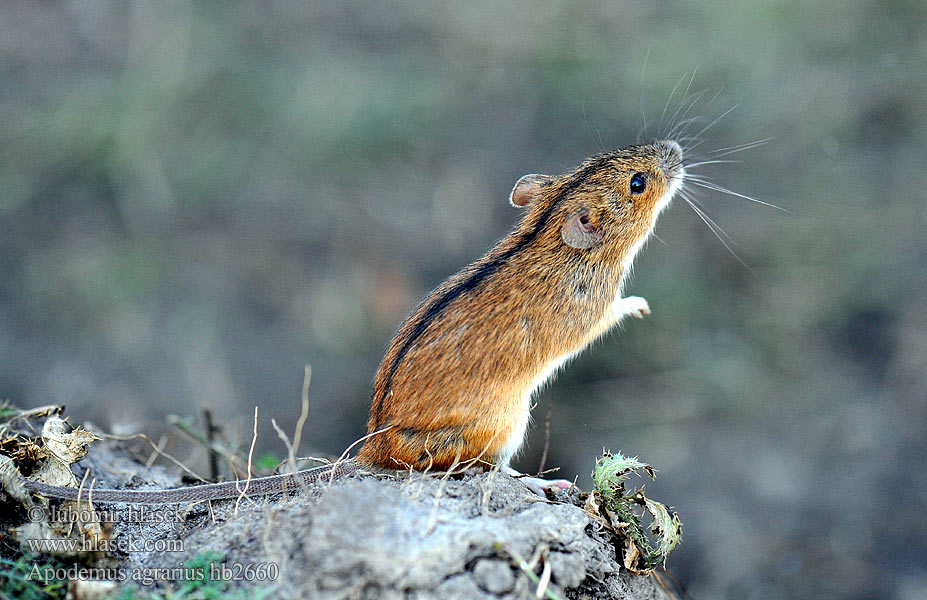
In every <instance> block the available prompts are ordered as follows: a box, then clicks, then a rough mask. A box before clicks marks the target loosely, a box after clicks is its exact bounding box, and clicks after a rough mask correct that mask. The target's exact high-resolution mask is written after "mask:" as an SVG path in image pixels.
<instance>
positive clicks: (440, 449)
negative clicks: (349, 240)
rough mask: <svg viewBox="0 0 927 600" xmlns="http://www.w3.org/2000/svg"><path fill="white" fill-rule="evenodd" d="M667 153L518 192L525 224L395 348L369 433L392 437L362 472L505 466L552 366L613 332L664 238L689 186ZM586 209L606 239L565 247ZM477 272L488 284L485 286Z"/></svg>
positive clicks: (457, 278)
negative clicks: (641, 183)
mask: <svg viewBox="0 0 927 600" xmlns="http://www.w3.org/2000/svg"><path fill="white" fill-rule="evenodd" d="M662 144H665V143H662V142H660V143H654V144H648V145H643V146H630V147H627V148H624V149H622V150H619V151H616V152H610V153H605V154H600V155H596V156H593V157H592V158H589V159H587V160H586V161H584V162H583V163H582V164H581V165H579V166H578V167H577V168H576V169H574V170H573V171H571V172H569V173H566V174H564V175H561V176H559V177H551V178H549V179H543V180H542V182H541V183H538V181H539V180H538V179H537V176H532V177H530V178H523V180H520V181H519V185H521V184H522V181H526V182H527V183H528V184H530V185H531V186H532V187H531V188H530V189H528V188H519V185H516V189H515V190H513V203H516V204H521V203H522V202H524V204H526V205H527V212H526V213H525V214H524V216H523V218H522V219H521V222H520V223H519V224H518V226H517V227H516V228H515V229H514V230H513V231H512V233H510V234H509V235H508V236H506V237H505V238H503V239H502V240H501V241H500V242H499V243H498V244H496V246H495V247H494V248H492V249H491V250H490V251H489V252H488V253H487V254H486V255H485V256H483V257H482V258H480V259H479V260H477V261H476V262H474V263H473V264H471V265H469V266H467V267H465V268H464V269H463V270H461V271H460V272H459V273H457V274H455V275H453V276H451V277H450V278H449V279H448V280H447V281H445V282H444V283H442V284H441V285H440V286H438V288H437V289H435V290H434V291H433V292H432V293H431V294H430V295H429V296H428V297H427V298H426V299H425V300H424V301H423V302H422V303H421V304H420V305H419V306H418V308H416V309H415V310H414V311H413V312H412V314H411V315H410V316H409V317H408V318H407V319H406V320H405V321H404V322H403V324H402V325H401V326H400V328H399V330H398V332H397V333H396V336H395V337H394V338H393V340H392V342H391V344H390V347H389V350H388V351H387V353H386V356H385V357H384V358H383V362H382V363H381V365H380V368H379V371H378V372H377V377H376V381H375V387H374V395H373V405H372V407H371V414H370V421H369V423H368V432H370V433H372V432H375V431H377V430H381V429H386V430H385V431H383V432H381V433H378V434H377V435H374V436H373V437H371V438H369V439H368V441H367V442H366V444H365V445H364V447H363V448H362V450H361V453H360V460H361V461H362V462H364V463H367V464H370V465H378V466H381V467H387V468H402V467H411V468H414V469H418V470H426V469H436V470H446V469H449V468H451V467H452V466H453V465H454V464H455V463H459V462H463V461H468V460H470V461H476V462H479V463H482V464H483V465H488V464H492V463H495V462H497V461H499V460H500V459H505V458H507V457H504V456H503V450H504V448H505V446H506V444H507V443H509V442H510V438H512V436H513V434H515V433H517V431H516V430H517V429H518V427H519V422H520V419H523V418H524V413H525V411H527V410H528V407H527V398H528V396H529V395H530V393H531V392H532V391H533V389H534V388H535V387H536V385H537V384H538V383H539V381H538V380H539V378H540V377H541V376H542V374H543V373H544V372H545V370H546V369H547V368H548V366H549V365H551V364H552V363H554V362H555V361H557V360H558V359H559V358H561V357H564V356H566V355H570V354H573V353H576V352H578V351H580V350H582V349H583V348H585V347H586V346H587V345H588V344H589V343H590V342H592V341H593V340H594V339H596V338H597V337H598V336H600V335H601V334H603V333H604V332H605V331H607V330H608V329H609V328H610V327H611V326H612V325H614V323H615V318H614V316H612V313H611V303H612V301H613V300H615V298H616V297H617V296H618V295H619V291H620V286H621V282H622V281H623V278H624V277H625V275H626V274H627V270H628V268H629V267H630V265H629V261H628V260H626V259H628V258H632V257H630V256H629V254H630V253H631V252H632V249H633V248H634V247H635V244H637V243H638V242H640V241H642V240H644V239H645V238H646V237H647V236H648V235H649V234H650V232H651V230H652V229H653V225H654V223H655V221H656V216H657V213H658V203H659V201H660V199H661V198H662V197H663V195H664V194H665V193H666V192H667V190H668V189H669V177H670V176H671V175H672V174H674V173H675V174H676V176H678V177H681V176H682V175H681V172H682V169H681V160H682V157H681V154H678V153H674V151H673V150H672V149H671V148H670V147H669V146H668V145H662ZM677 148H678V147H677ZM669 163H672V164H669ZM636 172H640V173H645V174H646V175H647V187H646V190H645V191H644V192H643V193H641V194H639V195H632V194H631V193H630V190H629V182H630V179H631V177H632V175H633V174H634V173H636ZM517 192H520V193H517ZM582 209H586V211H587V214H588V217H587V220H586V221H584V223H585V224H587V225H588V227H591V228H593V229H594V230H595V231H596V233H597V235H599V234H600V235H601V243H597V244H596V245H595V246H594V247H591V248H575V247H571V246H569V245H567V244H566V243H565V242H564V239H568V238H566V237H562V236H561V230H562V228H563V226H564V223H565V222H566V221H567V219H568V218H569V217H570V216H571V215H573V214H574V213H576V212H577V211H580V210H582ZM490 267H492V268H490ZM475 274H477V275H479V274H482V277H481V278H478V280H477V281H475V283H474V279H473V278H474V275H475ZM468 282H469V283H468ZM461 286H462V289H463V291H461V292H459V295H456V296H453V297H451V296H448V293H450V292H453V291H454V290H456V289H458V288H461ZM448 298H451V299H450V300H448ZM442 299H443V300H442ZM426 317H427V320H426V321H423V319H425V318H426ZM413 336H414V340H413ZM397 359H398V362H397ZM519 442H520V440H515V443H516V444H517V443H519Z"/></svg>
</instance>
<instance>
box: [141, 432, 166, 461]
mask: <svg viewBox="0 0 927 600" xmlns="http://www.w3.org/2000/svg"><path fill="white" fill-rule="evenodd" d="M166 445H167V436H166V435H163V434H162V435H161V438H160V439H159V440H158V443H157V444H156V445H155V447H154V449H153V450H152V451H151V454H149V455H148V459H147V460H145V466H146V467H150V466H151V465H153V464H154V461H156V460H157V459H158V456H159V454H160V452H161V451H162V450H164V446H166Z"/></svg>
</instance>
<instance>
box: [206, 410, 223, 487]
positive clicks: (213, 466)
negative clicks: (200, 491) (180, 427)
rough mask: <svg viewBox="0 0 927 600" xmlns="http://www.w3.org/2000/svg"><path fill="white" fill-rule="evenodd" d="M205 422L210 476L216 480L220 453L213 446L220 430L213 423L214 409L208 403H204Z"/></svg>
mask: <svg viewBox="0 0 927 600" xmlns="http://www.w3.org/2000/svg"><path fill="white" fill-rule="evenodd" d="M203 424H204V425H205V427H206V442H207V446H206V449H207V452H206V457H207V461H208V464H209V478H210V479H211V480H213V481H216V480H217V479H219V453H218V452H216V451H215V450H214V449H213V446H214V445H215V443H216V434H217V433H218V432H219V428H218V427H216V425H215V423H213V420H212V411H211V410H210V409H209V405H208V404H204V405H203Z"/></svg>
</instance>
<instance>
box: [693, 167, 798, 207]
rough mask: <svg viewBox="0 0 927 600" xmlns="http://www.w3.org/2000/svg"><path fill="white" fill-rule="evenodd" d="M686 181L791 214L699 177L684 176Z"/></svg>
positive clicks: (768, 203)
mask: <svg viewBox="0 0 927 600" xmlns="http://www.w3.org/2000/svg"><path fill="white" fill-rule="evenodd" d="M686 181H687V182H688V181H691V182H692V183H693V184H695V185H697V186H699V187H703V188H705V189H707V190H713V191H715V192H721V193H722V194H728V195H729V196H736V197H738V198H743V199H744V200H749V201H750V202H756V203H757V204H762V205H764V206H768V207H770V208H775V209H777V210H781V211H782V212H791V211H789V210H788V209H785V208H782V207H781V206H776V205H775V204H772V203H770V202H763V201H762V200H757V199H756V198H751V197H750V196H747V195H745V194H739V193H737V192H734V191H731V190H729V189H727V188H726V187H722V186H720V185H718V184H717V183H712V182H710V181H706V180H705V179H702V178H699V177H692V176H689V175H687V176H686Z"/></svg>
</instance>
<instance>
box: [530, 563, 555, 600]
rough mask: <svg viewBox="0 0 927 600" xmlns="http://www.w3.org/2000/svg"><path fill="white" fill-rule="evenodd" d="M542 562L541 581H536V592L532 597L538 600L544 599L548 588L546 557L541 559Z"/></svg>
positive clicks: (548, 566)
mask: <svg viewBox="0 0 927 600" xmlns="http://www.w3.org/2000/svg"><path fill="white" fill-rule="evenodd" d="M543 561H544V568H543V569H542V570H541V579H540V581H538V589H537V591H536V592H534V597H535V598H537V599H538V600H541V598H543V597H544V595H545V593H546V592H547V588H548V587H549V586H550V571H551V568H550V561H549V560H547V557H546V556H545V557H544V558H543Z"/></svg>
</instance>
